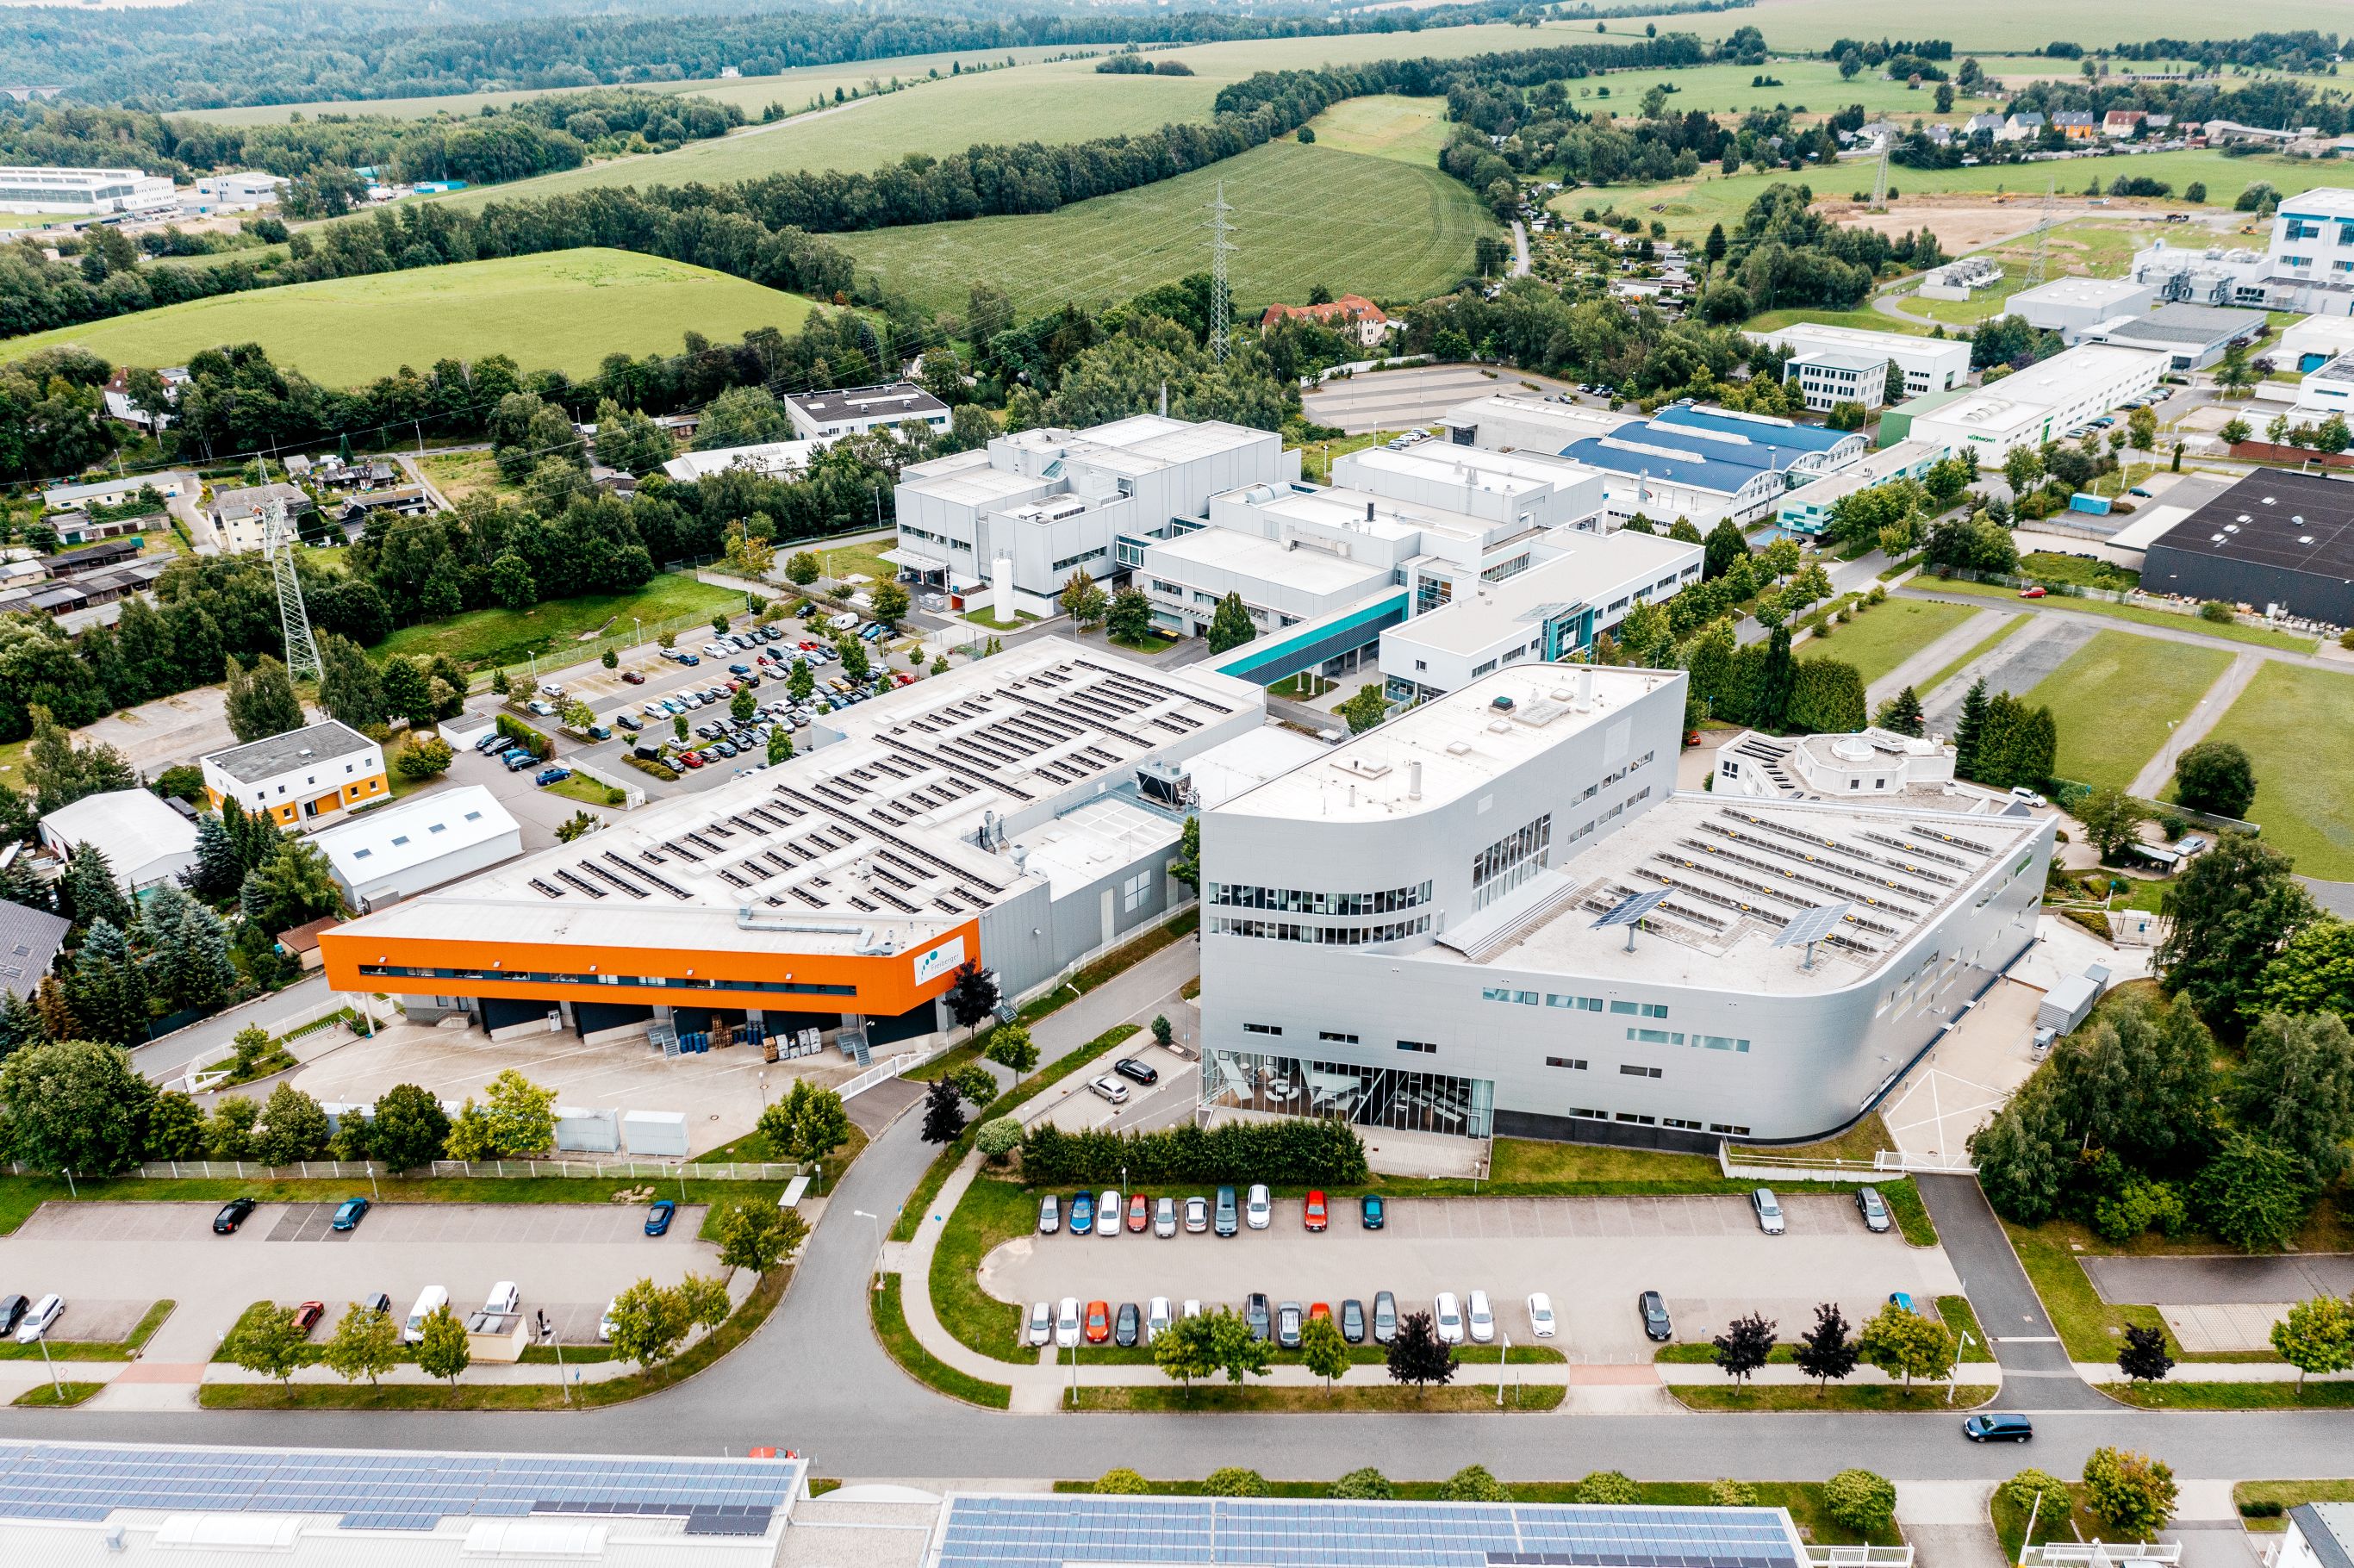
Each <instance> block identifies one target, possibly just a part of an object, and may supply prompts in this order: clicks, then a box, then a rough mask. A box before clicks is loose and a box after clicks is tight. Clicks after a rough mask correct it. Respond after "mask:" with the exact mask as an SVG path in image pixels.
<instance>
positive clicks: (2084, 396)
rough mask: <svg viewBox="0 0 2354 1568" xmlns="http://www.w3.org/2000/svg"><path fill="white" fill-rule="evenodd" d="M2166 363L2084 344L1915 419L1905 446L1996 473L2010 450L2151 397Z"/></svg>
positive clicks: (2145, 353) (2158, 357)
mask: <svg viewBox="0 0 2354 1568" xmlns="http://www.w3.org/2000/svg"><path fill="white" fill-rule="evenodd" d="M2167 366H2168V355H2164V354H2160V353H2153V352H2151V351H2149V350H2147V349H2139V348H2120V347H2117V346H2115V345H2113V344H2083V345H2081V346H2079V347H2076V348H2071V349H2063V350H2062V351H2061V352H2060V353H2058V354H2055V355H2052V357H2051V358H2049V359H2047V360H2043V361H2041V363H2039V364H2036V365H2031V366H2028V368H2026V369H2025V370H2021V371H2017V372H2015V373H2013V374H2011V375H2009V376H2004V377H2002V378H2001V379H2000V380H1999V381H1997V382H1995V383H1994V384H1993V385H1991V386H1988V387H1981V388H1980V389H1979V390H1978V391H1976V392H1973V393H1972V394H1970V395H1969V396H1968V397H1960V398H1956V399H1955V400H1954V401H1953V402H1950V403H1946V404H1945V405H1943V406H1941V407H1939V408H1932V409H1930V410H1928V411H1927V412H1925V413H1923V414H1920V415H1918V416H1916V417H1915V418H1914V419H1913V421H1912V428H1911V430H1910V431H1909V436H1910V439H1912V440H1918V441H1929V442H1933V443H1935V444H1938V445H1942V446H1945V447H1946V448H1948V449H1950V450H1954V451H1956V452H1959V451H1972V452H1975V453H1977V454H1978V464H1979V466H1980V467H1981V468H1988V467H1996V466H1999V465H2000V463H2001V462H2002V460H2003V456H2004V454H2005V453H2007V452H2009V450H2011V449H2012V448H2013V447H2019V446H2041V444H2042V443H2043V442H2045V441H2053V440H2061V439H2062V438H2063V437H2065V436H2066V435H2067V434H2068V432H2069V431H2071V430H2073V429H2076V428H2077V427H2078V426H2080V425H2082V424H2084V422H2085V421H2086V420H2088V419H2092V418H2096V417H2098V416H2099V415H2102V414H2105V413H2106V412H2107V411H2108V410H2110V409H2111V408H2115V407H2116V406H2117V405H2118V404H2120V403H2122V402H2124V401H2125V400H2126V398H2128V397H2143V396H2146V395H2147V394H2148V393H2150V392H2152V391H2155V390H2156V389H2157V387H2158V378H2159V377H2160V376H2163V375H2165V374H2166V370H2167Z"/></svg>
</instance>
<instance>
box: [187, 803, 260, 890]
mask: <svg viewBox="0 0 2354 1568" xmlns="http://www.w3.org/2000/svg"><path fill="white" fill-rule="evenodd" d="M224 809H225V810H230V811H235V810H237V802H236V801H234V800H230V801H227V802H224ZM242 815H244V813H243V812H239V816H242ZM245 873H246V864H245V862H244V861H243V860H242V859H241V858H239V854H238V853H237V845H236V844H235V843H234V842H232V841H231V840H230V838H229V834H228V827H227V826H226V825H225V824H224V823H223V821H222V820H221V818H220V817H218V816H217V815H215V814H213V813H212V812H209V811H207V813H206V814H205V815H203V816H201V817H198V818H197V819H196V864H194V865H192V866H190V867H189V868H188V869H187V870H186V871H184V872H182V873H181V874H180V880H181V881H182V882H184V883H186V885H187V888H188V891H189V892H191V893H193V894H195V895H196V896H197V897H199V898H201V899H203V900H204V901H205V902H206V903H207V904H217V903H219V902H220V901H221V900H222V899H224V898H228V897H231V896H233V895H235V894H236V892H237V888H238V884H239V883H241V882H243V881H244V880H245Z"/></svg>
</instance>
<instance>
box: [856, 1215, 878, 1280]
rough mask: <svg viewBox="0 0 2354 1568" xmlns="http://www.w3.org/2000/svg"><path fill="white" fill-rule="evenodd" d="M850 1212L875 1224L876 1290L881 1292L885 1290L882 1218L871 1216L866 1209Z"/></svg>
mask: <svg viewBox="0 0 2354 1568" xmlns="http://www.w3.org/2000/svg"><path fill="white" fill-rule="evenodd" d="M850 1212H851V1213H853V1214H855V1215H856V1216H857V1217H858V1218H860V1219H862V1220H872V1221H874V1222H875V1263H876V1265H877V1266H876V1268H875V1289H877V1290H880V1289H882V1288H883V1270H882V1268H881V1266H880V1265H881V1263H882V1259H883V1220H882V1216H881V1215H879V1214H870V1213H867V1212H866V1211H865V1210H864V1209H853V1210H851V1211H850Z"/></svg>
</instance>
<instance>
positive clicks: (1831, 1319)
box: [1792, 1301, 1856, 1393]
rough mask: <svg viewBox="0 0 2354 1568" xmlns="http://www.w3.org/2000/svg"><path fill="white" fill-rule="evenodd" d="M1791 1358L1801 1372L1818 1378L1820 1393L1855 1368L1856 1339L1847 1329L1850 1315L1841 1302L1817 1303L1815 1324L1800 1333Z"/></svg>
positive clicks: (1824, 1391) (1817, 1388)
mask: <svg viewBox="0 0 2354 1568" xmlns="http://www.w3.org/2000/svg"><path fill="white" fill-rule="evenodd" d="M1792 1359H1793V1360H1795V1361H1797V1363H1798V1370H1799V1371H1800V1372H1805V1373H1806V1374H1807V1375H1808V1377H1810V1378H1813V1379H1814V1380H1815V1389H1816V1392H1817V1393H1826V1392H1828V1391H1829V1388H1830V1385H1831V1384H1832V1383H1837V1382H1839V1381H1840V1380H1841V1379H1844V1378H1845V1377H1846V1376H1847V1375H1848V1373H1850V1372H1853V1371H1855V1362H1856V1350H1855V1340H1854V1339H1853V1338H1851V1337H1850V1335H1849V1333H1848V1328H1847V1318H1846V1316H1845V1315H1844V1314H1843V1313H1841V1312H1840V1309H1839V1305H1838V1303H1836V1302H1831V1301H1823V1302H1819V1303H1817V1304H1816V1307H1815V1322H1814V1326H1813V1327H1812V1328H1810V1329H1808V1330H1807V1331H1806V1333H1805V1334H1803V1335H1802V1336H1800V1337H1799V1340H1798V1343H1797V1348H1796V1350H1795V1351H1794V1352H1793V1356H1792Z"/></svg>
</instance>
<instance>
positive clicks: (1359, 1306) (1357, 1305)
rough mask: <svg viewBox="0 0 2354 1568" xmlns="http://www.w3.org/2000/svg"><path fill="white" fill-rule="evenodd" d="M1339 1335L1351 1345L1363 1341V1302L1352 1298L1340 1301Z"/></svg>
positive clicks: (1359, 1343)
mask: <svg viewBox="0 0 2354 1568" xmlns="http://www.w3.org/2000/svg"><path fill="white" fill-rule="evenodd" d="M1341 1338H1342V1339H1344V1340H1348V1341H1349V1343H1351V1344H1352V1345H1362V1344H1363V1343H1364V1342H1365V1304H1364V1303H1363V1302H1362V1301H1359V1300H1356V1299H1355V1298H1351V1299H1349V1300H1346V1301H1343V1302H1341Z"/></svg>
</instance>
